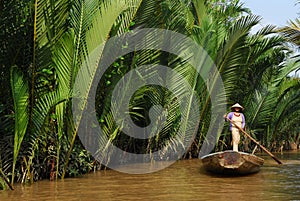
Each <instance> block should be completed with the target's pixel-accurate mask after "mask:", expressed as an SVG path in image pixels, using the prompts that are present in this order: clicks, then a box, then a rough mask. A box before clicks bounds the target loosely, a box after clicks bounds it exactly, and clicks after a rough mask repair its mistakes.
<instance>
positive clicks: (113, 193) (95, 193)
mask: <svg viewBox="0 0 300 201" xmlns="http://www.w3.org/2000/svg"><path fill="white" fill-rule="evenodd" d="M277 156H278V158H279V159H280V160H282V162H283V163H284V164H283V165H278V164H277V163H276V162H275V161H274V160H273V159H272V158H270V157H269V156H268V155H261V157H262V158H264V159H265V164H264V165H263V166H262V168H261V171H260V172H258V173H256V174H253V175H248V176H242V177H223V176H215V175H209V174H207V173H206V172H204V171H203V170H202V169H201V161H200V160H198V159H192V160H181V161H177V162H175V163H174V164H173V165H171V166H169V167H168V168H165V169H163V170H161V171H158V172H154V173H149V174H142V175H138V174H126V173H121V172H117V171H114V170H105V171H97V172H95V173H90V174H87V175H84V176H82V177H78V178H68V179H65V180H64V181H58V182H50V181H46V180H44V181H38V182H36V183H34V184H33V185H16V186H15V188H16V189H15V190H14V191H11V190H7V191H3V192H1V193H0V200H1V201H2V200H3V201H4V200H5V201H9V200H13V201H15V200H24V201H27V200H28V201H29V200H41V201H48V200H49V201H50V200H51V201H53V200H59V201H60V200H68V201H73V200H74V201H79V200H82V201H85V200H120V201H123V200H124V201H125V200H133V201H138V200H163V201H165V200H166V201H177V200H178V201H184V200H230V201H235V200H270V201H273V200H276V201H277V200H300V152H286V153H284V154H283V155H280V154H277ZM126 168H129V167H126ZM131 168H132V167H131Z"/></svg>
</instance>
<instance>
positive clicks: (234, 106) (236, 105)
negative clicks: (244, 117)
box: [231, 103, 244, 110]
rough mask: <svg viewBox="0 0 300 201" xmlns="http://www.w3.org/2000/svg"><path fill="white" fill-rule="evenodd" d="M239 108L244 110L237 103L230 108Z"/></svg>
mask: <svg viewBox="0 0 300 201" xmlns="http://www.w3.org/2000/svg"><path fill="white" fill-rule="evenodd" d="M236 107H237V108H241V109H242V110H244V108H243V106H241V105H240V104H238V103H236V104H234V105H233V106H231V109H233V108H236Z"/></svg>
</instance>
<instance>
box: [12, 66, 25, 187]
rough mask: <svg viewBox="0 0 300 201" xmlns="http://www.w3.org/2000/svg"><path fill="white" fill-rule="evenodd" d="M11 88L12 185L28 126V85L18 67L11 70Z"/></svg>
mask: <svg viewBox="0 0 300 201" xmlns="http://www.w3.org/2000/svg"><path fill="white" fill-rule="evenodd" d="M11 88H12V92H13V100H14V108H15V115H14V116H15V137H14V157H13V167H12V184H13V182H14V177H15V175H14V173H15V167H16V162H17V159H18V156H19V151H20V147H21V144H22V141H23V139H24V136H25V133H26V130H27V125H28V120H29V118H28V99H29V91H28V83H27V82H26V80H25V79H24V76H23V74H22V72H21V71H20V70H18V68H17V67H13V68H11Z"/></svg>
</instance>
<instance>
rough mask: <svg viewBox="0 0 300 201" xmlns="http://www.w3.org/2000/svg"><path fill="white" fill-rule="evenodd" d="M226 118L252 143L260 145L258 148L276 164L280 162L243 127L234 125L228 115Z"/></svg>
mask: <svg viewBox="0 0 300 201" xmlns="http://www.w3.org/2000/svg"><path fill="white" fill-rule="evenodd" d="M226 119H227V120H228V121H230V122H231V123H232V124H233V125H234V126H235V127H237V128H238V129H239V130H240V131H242V133H243V134H244V135H246V136H247V137H248V138H249V139H250V140H252V141H253V142H254V143H256V144H257V145H258V146H260V148H261V149H262V150H264V151H265V152H266V153H267V154H269V156H271V157H272V158H273V159H274V160H275V161H276V162H277V163H278V164H282V162H281V161H280V160H279V159H278V158H277V157H276V156H274V155H273V154H272V153H271V152H270V151H268V150H267V149H266V148H265V147H264V146H262V145H261V144H260V143H259V142H257V141H256V140H255V139H254V138H253V137H251V135H249V134H248V133H247V132H246V131H245V130H244V129H242V128H241V127H240V126H238V125H236V123H234V122H233V121H232V120H231V119H229V118H228V117H226Z"/></svg>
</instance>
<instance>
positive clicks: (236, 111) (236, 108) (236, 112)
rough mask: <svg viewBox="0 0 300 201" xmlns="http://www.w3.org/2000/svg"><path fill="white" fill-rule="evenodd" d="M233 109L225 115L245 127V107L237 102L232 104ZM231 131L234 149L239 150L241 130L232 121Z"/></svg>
mask: <svg viewBox="0 0 300 201" xmlns="http://www.w3.org/2000/svg"><path fill="white" fill-rule="evenodd" d="M231 110H232V112H230V113H229V114H228V115H227V116H226V115H225V117H227V118H228V119H230V120H231V121H233V122H234V123H235V124H236V125H237V126H239V127H240V128H244V127H245V116H244V114H243V113H242V111H243V110H244V108H243V107H242V106H241V105H240V104H238V103H236V104H234V105H233V106H231ZM226 120H227V119H226ZM230 131H231V133H232V144H233V151H238V147H239V142H240V131H239V129H238V128H237V127H236V126H235V125H234V124H233V123H231V122H230Z"/></svg>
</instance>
